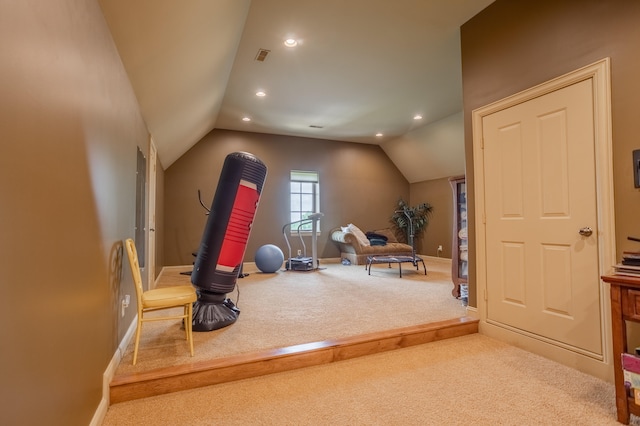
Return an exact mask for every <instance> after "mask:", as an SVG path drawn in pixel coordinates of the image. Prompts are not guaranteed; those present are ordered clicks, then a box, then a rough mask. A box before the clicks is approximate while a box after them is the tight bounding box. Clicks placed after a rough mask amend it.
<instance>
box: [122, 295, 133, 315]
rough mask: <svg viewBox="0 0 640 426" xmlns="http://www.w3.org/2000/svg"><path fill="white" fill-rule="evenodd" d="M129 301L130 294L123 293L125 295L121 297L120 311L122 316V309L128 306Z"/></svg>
mask: <svg viewBox="0 0 640 426" xmlns="http://www.w3.org/2000/svg"><path fill="white" fill-rule="evenodd" d="M129 303H131V296H129V295H128V294H125V296H124V297H123V298H122V308H121V312H120V315H121V316H122V317H124V311H125V310H126V309H127V308H128V307H129Z"/></svg>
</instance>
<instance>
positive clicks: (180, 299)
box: [142, 285, 198, 308]
mask: <svg viewBox="0 0 640 426" xmlns="http://www.w3.org/2000/svg"><path fill="white" fill-rule="evenodd" d="M197 299H198V296H197V294H196V290H195V289H194V288H193V287H191V286H186V285H183V286H175V287H166V288H156V289H153V290H148V291H145V292H144V294H143V295H142V307H143V308H162V307H164V306H176V305H178V306H179V305H181V304H186V303H190V302H191V303H193V302H195V301H196V300H197Z"/></svg>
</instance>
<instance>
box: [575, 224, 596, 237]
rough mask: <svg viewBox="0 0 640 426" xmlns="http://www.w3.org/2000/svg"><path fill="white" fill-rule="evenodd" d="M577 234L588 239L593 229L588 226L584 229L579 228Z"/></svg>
mask: <svg viewBox="0 0 640 426" xmlns="http://www.w3.org/2000/svg"><path fill="white" fill-rule="evenodd" d="M578 233H579V234H580V235H582V236H585V237H588V236H590V235H591V234H593V229H591V228H590V227H588V226H585V227H584V228H580V230H579V231H578Z"/></svg>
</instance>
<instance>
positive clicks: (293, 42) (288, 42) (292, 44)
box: [284, 38, 298, 47]
mask: <svg viewBox="0 0 640 426" xmlns="http://www.w3.org/2000/svg"><path fill="white" fill-rule="evenodd" d="M284 45H285V46H287V47H295V46H297V45H298V41H297V40H296V39H294V38H288V39H286V40H285V41H284Z"/></svg>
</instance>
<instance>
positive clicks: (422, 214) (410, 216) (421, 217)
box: [391, 198, 433, 246]
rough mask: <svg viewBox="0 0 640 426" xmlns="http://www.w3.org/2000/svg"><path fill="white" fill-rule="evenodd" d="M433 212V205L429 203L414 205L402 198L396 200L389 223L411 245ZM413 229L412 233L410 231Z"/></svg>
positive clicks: (425, 226)
mask: <svg viewBox="0 0 640 426" xmlns="http://www.w3.org/2000/svg"><path fill="white" fill-rule="evenodd" d="M432 212H433V206H432V205H431V204H429V203H420V204H418V205H416V206H413V207H411V206H409V204H407V202H406V201H404V200H403V199H402V198H400V199H399V200H398V204H397V205H396V209H395V211H394V212H393V215H392V216H391V223H392V225H393V228H394V231H396V233H398V232H399V231H400V233H401V235H403V236H404V237H405V241H407V242H408V243H409V244H410V245H411V246H413V240H414V238H415V237H419V236H421V235H422V233H423V232H424V230H425V229H426V228H427V226H428V225H429V218H430V217H431V214H432ZM411 231H413V234H412V233H411Z"/></svg>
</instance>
